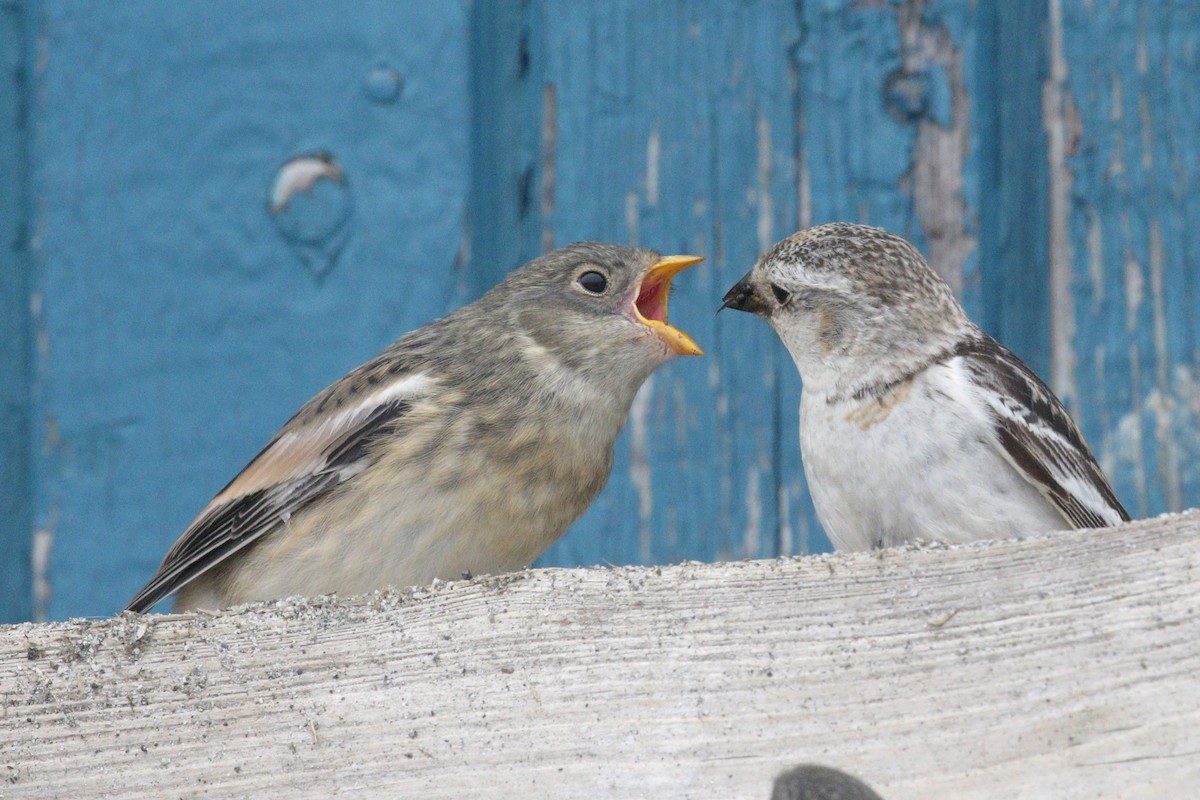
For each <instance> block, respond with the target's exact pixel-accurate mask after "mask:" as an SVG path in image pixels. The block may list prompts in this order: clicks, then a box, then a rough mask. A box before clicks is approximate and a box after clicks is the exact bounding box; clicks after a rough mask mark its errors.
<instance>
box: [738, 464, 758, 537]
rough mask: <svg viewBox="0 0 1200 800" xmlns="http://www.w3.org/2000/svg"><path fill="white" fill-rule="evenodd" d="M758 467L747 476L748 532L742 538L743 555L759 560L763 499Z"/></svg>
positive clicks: (753, 468)
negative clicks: (760, 492)
mask: <svg viewBox="0 0 1200 800" xmlns="http://www.w3.org/2000/svg"><path fill="white" fill-rule="evenodd" d="M758 484H759V473H758V467H751V469H750V473H749V474H748V475H747V476H746V532H745V534H743V536H742V555H743V556H744V557H745V558H758V552H759V546H760V542H761V539H762V499H761V498H760V497H759V486H758Z"/></svg>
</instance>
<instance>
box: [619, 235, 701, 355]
mask: <svg viewBox="0 0 1200 800" xmlns="http://www.w3.org/2000/svg"><path fill="white" fill-rule="evenodd" d="M703 260H704V258H703V257H701V256H667V257H665V258H663V259H661V260H659V261H658V262H657V263H655V264H654V265H653V266H651V267H650V269H648V270H646V274H645V275H643V276H642V283H641V286H639V287H638V294H637V299H636V300H634V301H633V313H634V315H635V316H636V317H637V319H638V322H641V323H642V324H643V325H645V326H646V327H648V328H650V329H651V330H652V331H654V332H655V333H657V334H658V336H659V338H661V339H662V340H663V341H664V342H666V343H667V346H668V347H670V348H671V349H672V350H674V351H675V352H676V353H678V354H679V355H681V356H702V355H704V351H703V350H701V349H700V348H699V346H697V345H696V343H695V342H694V341H692V337H690V336H688V335H687V334H686V333H684V332H683V331H681V330H679V329H678V328H676V327H673V326H671V325H669V324H667V300H668V298H669V297H670V289H671V279H672V278H674V277H675V276H676V275H678V274H679V273H680V272H683V271H684V270H685V269H687V268H688V267H690V266H692V265H693V264H699V263H700V262H701V261H703Z"/></svg>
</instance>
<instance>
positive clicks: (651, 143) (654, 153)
mask: <svg viewBox="0 0 1200 800" xmlns="http://www.w3.org/2000/svg"><path fill="white" fill-rule="evenodd" d="M661 147H662V142H661V141H660V139H659V135H658V131H657V130H653V131H650V138H648V139H647V140H646V204H647V205H649V206H650V207H651V208H653V207H654V206H656V205H658V157H659V151H660V149H661Z"/></svg>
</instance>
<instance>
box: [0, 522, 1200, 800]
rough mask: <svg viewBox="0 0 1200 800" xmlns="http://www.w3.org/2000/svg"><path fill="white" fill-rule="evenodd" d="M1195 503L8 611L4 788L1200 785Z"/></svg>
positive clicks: (277, 792) (759, 794) (931, 793)
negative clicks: (1053, 526) (34, 620)
mask: <svg viewBox="0 0 1200 800" xmlns="http://www.w3.org/2000/svg"><path fill="white" fill-rule="evenodd" d="M1198 566H1200V512H1189V513H1187V514H1181V515H1171V516H1164V517H1160V518H1157V519H1152V520H1146V521H1143V522H1137V523H1134V524H1131V525H1127V526H1125V527H1123V528H1120V529H1116V530H1103V531H1082V532H1076V533H1064V534H1056V535H1053V536H1048V537H1042V538H1037V539H1031V540H1026V541H1021V542H999V543H990V544H981V545H970V546H964V547H956V548H933V549H904V550H888V551H881V552H878V553H871V554H856V555H825V556H813V557H807V558H795V559H780V560H776V561H753V562H741V563H726V564H693V563H689V564H683V565H678V566H672V567H663V568H651V569H641V568H619V569H573V570H564V569H547V570H534V571H529V572H526V573H523V574H517V575H511V576H503V577H496V578H484V579H476V580H472V581H464V582H455V583H450V584H443V585H440V586H435V587H431V588H428V589H419V590H413V591H409V592H381V593H377V594H374V595H367V596H364V597H353V598H346V599H336V598H320V599H316V600H290V601H285V602H281V603H276V604H269V605H258V606H249V607H246V608H243V609H240V610H235V611H231V612H221V613H217V614H211V615H207V614H205V615H190V614H189V615H171V616H146V617H138V616H134V615H124V616H121V617H117V618H114V619H107V620H99V621H90V620H75V621H70V622H65V623H54V624H48V625H34V624H24V625H13V626H7V627H3V628H0V690H2V691H3V709H2V710H0V796H3V797H38V798H49V797H64V798H66V797H72V798H74V797H98V796H101V795H103V796H106V797H114V798H141V797H148V796H157V797H167V796H170V797H222V798H223V797H232V796H250V795H253V796H255V797H260V798H276V797H278V798H283V797H289V798H290V797H294V796H300V795H304V796H328V795H332V794H334V793H337V792H341V793H344V794H346V795H347V796H353V797H381V798H382V797H387V798H392V797H420V798H422V800H438V799H439V798H456V799H457V798H461V797H470V796H487V797H489V798H494V799H495V800H503V798H529V797H582V796H587V797H592V798H614V799H616V798H619V799H620V800H628V798H639V797H653V798H663V799H665V798H722V799H723V798H754V799H756V800H765V799H766V798H767V797H768V796H769V795H770V786H771V781H772V779H773V777H774V776H775V774H777V773H778V772H779V771H781V770H782V769H784V768H785V767H789V766H792V765H794V764H797V763H801V762H817V763H823V764H828V765H830V766H836V767H839V768H842V769H845V770H847V771H849V772H851V773H853V774H855V775H858V776H859V777H861V778H863V779H865V780H866V781H868V782H869V783H871V784H872V785H873V786H874V787H875V788H876V789H877V790H878V791H879V792H880V793H881V794H882V795H883V796H884V797H885V798H887V800H904V799H905V798H913V799H914V800H915V799H916V798H928V797H952V798H959V799H960V800H969V799H970V798H1012V797H1021V798H1054V800H1064V799H1066V798H1085V797H1086V798H1096V797H1104V798H1109V797H1111V798H1118V797H1119V798H1155V799H1156V800H1157V798H1160V797H1184V796H1190V794H1192V793H1193V792H1194V791H1195V787H1197V786H1200V583H1198V582H1197V581H1198V578H1200V573H1198V569H1197V568H1198Z"/></svg>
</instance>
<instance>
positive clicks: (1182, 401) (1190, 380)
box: [1103, 364, 1200, 511]
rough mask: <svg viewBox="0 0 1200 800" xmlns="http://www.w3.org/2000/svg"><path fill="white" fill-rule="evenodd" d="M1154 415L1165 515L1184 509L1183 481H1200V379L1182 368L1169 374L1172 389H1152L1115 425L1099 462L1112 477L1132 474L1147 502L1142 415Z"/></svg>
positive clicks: (1178, 365)
mask: <svg viewBox="0 0 1200 800" xmlns="http://www.w3.org/2000/svg"><path fill="white" fill-rule="evenodd" d="M1146 413H1149V414H1151V415H1153V423H1154V425H1153V426H1154V438H1155V443H1156V445H1157V455H1158V462H1159V463H1158V467H1159V480H1160V481H1161V484H1162V490H1163V500H1164V503H1165V505H1166V509H1165V510H1167V511H1180V510H1182V508H1183V505H1184V497H1183V487H1184V484H1185V483H1189V482H1195V481H1197V480H1200V380H1197V376H1196V375H1195V374H1193V372H1192V371H1191V369H1190V368H1189V367H1187V366H1185V365H1182V364H1177V365H1175V367H1174V369H1173V370H1172V372H1171V380H1170V386H1169V387H1168V388H1167V389H1166V390H1165V391H1164V390H1162V389H1159V388H1157V387H1156V388H1154V389H1152V390H1150V391H1149V392H1148V393H1147V394H1146V395H1145V396H1144V397H1143V398H1141V399H1140V402H1137V401H1135V403H1134V406H1133V408H1131V409H1130V410H1129V412H1128V413H1126V414H1124V415H1123V416H1122V417H1121V419H1120V420H1119V421H1118V422H1117V425H1116V428H1115V432H1114V434H1113V436H1112V437H1111V439H1110V440H1108V441H1106V446H1105V453H1104V459H1103V463H1104V466H1105V469H1107V470H1109V471H1110V473H1109V474H1110V475H1111V477H1113V478H1114V479H1118V478H1119V476H1121V475H1124V474H1128V473H1129V472H1132V473H1133V474H1132V477H1133V480H1134V482H1135V485H1136V486H1137V487H1138V493H1139V497H1138V501H1139V502H1140V503H1142V504H1146V503H1147V501H1148V498H1147V496H1146V474H1145V473H1146V471H1145V458H1144V454H1145V449H1144V448H1145V438H1144V430H1145V426H1146V419H1145V417H1144V414H1146Z"/></svg>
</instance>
